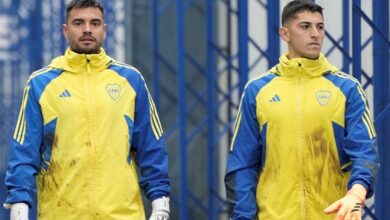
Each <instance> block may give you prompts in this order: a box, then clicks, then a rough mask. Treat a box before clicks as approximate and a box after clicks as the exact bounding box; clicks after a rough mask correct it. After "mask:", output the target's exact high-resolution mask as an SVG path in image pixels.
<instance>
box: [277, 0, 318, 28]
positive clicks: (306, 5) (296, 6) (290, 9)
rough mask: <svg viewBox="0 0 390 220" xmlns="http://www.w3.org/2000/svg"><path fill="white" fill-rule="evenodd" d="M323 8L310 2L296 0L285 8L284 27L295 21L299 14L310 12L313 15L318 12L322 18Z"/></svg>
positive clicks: (307, 0)
mask: <svg viewBox="0 0 390 220" xmlns="http://www.w3.org/2000/svg"><path fill="white" fill-rule="evenodd" d="M322 9H323V8H322V7H321V6H319V5H318V4H316V3H315V2H313V1H310V0H294V1H291V2H289V3H288V4H287V5H286V6H284V8H283V12H282V25H285V24H286V22H288V21H289V20H291V19H295V18H296V17H297V14H298V13H301V12H303V11H309V12H312V13H315V12H318V13H320V14H321V15H322V16H323V14H322Z"/></svg>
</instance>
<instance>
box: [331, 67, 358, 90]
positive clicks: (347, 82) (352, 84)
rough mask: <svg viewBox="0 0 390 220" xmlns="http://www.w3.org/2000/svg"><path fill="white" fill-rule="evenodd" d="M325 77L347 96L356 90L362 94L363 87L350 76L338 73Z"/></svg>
mask: <svg viewBox="0 0 390 220" xmlns="http://www.w3.org/2000/svg"><path fill="white" fill-rule="evenodd" d="M324 77H325V78H326V79H327V80H329V81H330V82H331V83H332V84H333V85H334V86H336V87H338V88H339V89H340V90H341V91H342V92H343V93H344V94H345V95H347V94H348V93H350V92H352V91H356V90H359V92H362V87H361V85H360V83H359V81H358V80H357V79H356V78H355V77H353V76H352V75H350V74H347V73H344V72H342V71H338V72H333V73H328V74H325V75H324Z"/></svg>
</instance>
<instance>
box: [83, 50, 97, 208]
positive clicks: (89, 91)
mask: <svg viewBox="0 0 390 220" xmlns="http://www.w3.org/2000/svg"><path fill="white" fill-rule="evenodd" d="M86 62H87V63H86V65H87V74H86V76H87V82H86V83H87V84H86V87H85V88H86V91H85V92H86V105H87V106H86V109H87V131H88V137H87V138H88V141H87V143H86V145H87V146H88V147H89V153H90V155H89V156H90V162H89V164H90V169H91V170H90V171H91V172H90V173H91V176H90V178H91V186H90V187H91V195H90V196H91V201H90V205H91V209H90V210H91V213H92V214H93V215H95V214H96V215H97V214H98V212H99V211H98V210H99V205H98V204H99V202H98V198H97V195H98V194H99V193H98V191H99V186H98V184H97V183H98V177H99V175H98V170H97V167H98V165H97V149H96V147H97V146H96V135H95V131H96V123H95V121H94V120H96V115H95V109H96V107H95V105H96V103H95V97H94V83H93V81H94V78H93V74H91V67H90V66H91V60H90V59H89V58H88V56H87V59H86Z"/></svg>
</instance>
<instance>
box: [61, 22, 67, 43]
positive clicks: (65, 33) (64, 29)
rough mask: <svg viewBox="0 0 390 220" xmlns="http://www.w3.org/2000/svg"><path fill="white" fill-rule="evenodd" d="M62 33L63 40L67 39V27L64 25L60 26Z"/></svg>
mask: <svg viewBox="0 0 390 220" xmlns="http://www.w3.org/2000/svg"><path fill="white" fill-rule="evenodd" d="M62 33H63V34H64V37H65V39H68V26H67V25H66V24H62Z"/></svg>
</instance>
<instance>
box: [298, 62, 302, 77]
mask: <svg viewBox="0 0 390 220" xmlns="http://www.w3.org/2000/svg"><path fill="white" fill-rule="evenodd" d="M298 77H299V78H301V77H302V64H301V63H298Z"/></svg>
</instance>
